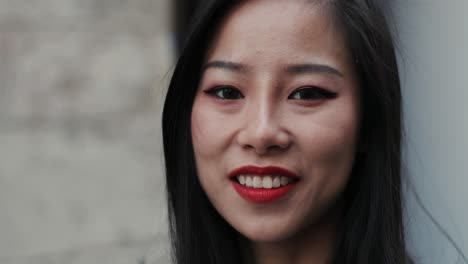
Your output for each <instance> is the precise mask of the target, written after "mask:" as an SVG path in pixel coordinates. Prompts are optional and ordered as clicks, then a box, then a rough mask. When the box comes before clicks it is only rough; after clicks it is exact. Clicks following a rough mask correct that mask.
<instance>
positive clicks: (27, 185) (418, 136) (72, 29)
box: [0, 0, 468, 264]
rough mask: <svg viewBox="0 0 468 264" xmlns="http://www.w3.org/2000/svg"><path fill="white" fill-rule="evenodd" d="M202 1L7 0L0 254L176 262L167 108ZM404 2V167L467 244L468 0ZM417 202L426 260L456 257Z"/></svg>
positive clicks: (3, 263) (9, 258)
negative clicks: (166, 170)
mask: <svg viewBox="0 0 468 264" xmlns="http://www.w3.org/2000/svg"><path fill="white" fill-rule="evenodd" d="M194 2H195V1H182V0H177V1H170V0H132V1H130V0H0V264H33V263H34V264H45V263H47V264H49V263H51V264H55V263H57V264H59V263H60V264H62V263H71V264H78V263H80V264H93V263H96V264H97V263H99V264H107V263H109V264H110V263H113V264H133V263H134V264H142V263H169V257H168V253H169V246H168V240H167V232H166V229H167V228H166V227H167V223H166V208H165V193H164V179H163V169H162V167H161V165H162V160H163V158H162V155H161V153H162V149H161V132H160V115H161V106H162V102H163V98H164V93H165V89H166V87H167V83H168V80H169V78H170V75H171V71H172V69H173V66H174V58H175V57H176V53H177V50H178V49H179V48H180V46H181V45H180V41H181V40H182V39H183V36H184V34H185V32H186V25H187V23H188V22H187V21H188V18H189V17H190V13H191V12H190V10H192V8H193V6H194ZM395 3H396V5H395V11H396V12H395V25H396V29H397V31H398V32H399V33H398V34H399V43H400V44H399V48H398V50H399V51H398V53H399V56H400V65H401V71H402V80H403V92H404V98H405V108H406V109H405V110H406V112H405V125H406V130H407V131H406V134H407V135H406V142H405V159H404V161H405V165H406V167H407V173H408V175H409V176H410V178H411V181H412V182H413V186H414V188H415V190H416V192H417V193H418V194H419V195H420V196H421V199H422V201H423V203H424V204H425V205H426V206H427V207H428V209H429V211H430V212H431V213H432V214H433V216H434V217H435V218H436V219H437V220H438V221H439V222H440V224H441V225H442V226H443V227H444V228H445V231H447V232H448V233H449V234H450V235H451V237H452V238H453V239H454V240H455V242H456V243H457V245H458V246H459V247H460V248H461V249H462V250H463V251H464V252H465V254H467V253H468V241H467V240H468V228H467V227H466V223H468V210H467V209H466V208H467V207H466V205H467V204H468V195H467V194H466V186H468V151H467V149H468V138H467V136H466V135H468V118H467V117H466V113H468V104H466V101H467V99H468V89H467V87H468V74H467V69H468V51H467V49H466V47H468V17H467V16H466V10H468V2H467V1H464V0H450V1H435V0H411V1H409V0H399V1H395ZM175 5H178V6H179V8H178V9H175V8H174V7H175ZM176 10H178V11H176ZM175 12H177V15H174V13H175ZM407 202H408V203H407V218H406V220H405V221H406V223H407V225H408V227H409V231H408V233H409V235H410V236H409V238H408V241H409V244H410V247H411V250H412V253H413V255H415V256H416V260H417V263H434V264H439V263H457V260H458V255H457V253H456V251H455V250H454V247H453V246H452V245H450V243H448V241H447V239H446V238H445V237H444V236H443V235H442V234H441V232H439V231H438V230H437V228H436V226H435V225H434V224H433V223H432V222H431V221H430V220H429V219H428V217H427V215H425V214H424V213H423V211H422V210H421V207H420V206H419V205H418V204H417V203H416V202H415V199H414V195H413V194H412V192H411V191H408V192H407ZM460 263H461V262H460Z"/></svg>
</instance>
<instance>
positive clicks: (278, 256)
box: [243, 217, 337, 264]
mask: <svg viewBox="0 0 468 264" xmlns="http://www.w3.org/2000/svg"><path fill="white" fill-rule="evenodd" d="M326 219H327V220H326V221H323V222H321V223H318V224H316V225H313V226H311V227H309V228H307V229H305V230H301V231H300V232H298V234H297V235H295V236H293V237H291V238H288V239H285V240H283V241H275V242H258V241H248V242H246V243H243V244H244V245H247V246H248V247H247V248H248V250H247V249H246V251H245V252H248V254H247V255H249V256H250V257H249V258H248V259H250V260H251V262H248V263H255V264H285V263H287V264H306V263H307V264H309V263H314V264H329V263H331V261H332V260H333V256H334V253H335V248H336V242H337V221H336V220H337V218H336V217H327V218H326Z"/></svg>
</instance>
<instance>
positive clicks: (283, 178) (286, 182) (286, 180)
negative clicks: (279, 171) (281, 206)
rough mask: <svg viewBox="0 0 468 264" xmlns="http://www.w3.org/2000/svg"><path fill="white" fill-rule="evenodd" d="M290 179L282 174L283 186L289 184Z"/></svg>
mask: <svg viewBox="0 0 468 264" xmlns="http://www.w3.org/2000/svg"><path fill="white" fill-rule="evenodd" d="M288 182H289V180H288V178H287V177H284V176H281V186H285V185H286V184H288Z"/></svg>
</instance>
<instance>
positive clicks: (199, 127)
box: [191, 97, 230, 172]
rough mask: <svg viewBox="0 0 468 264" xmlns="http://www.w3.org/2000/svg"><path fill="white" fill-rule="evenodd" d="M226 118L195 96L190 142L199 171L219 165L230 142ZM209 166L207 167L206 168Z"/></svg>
mask: <svg viewBox="0 0 468 264" xmlns="http://www.w3.org/2000/svg"><path fill="white" fill-rule="evenodd" d="M228 120H229V119H228V118H226V116H224V115H221V114H220V113H219V112H217V111H214V110H213V107H211V106H210V104H209V103H207V102H206V101H204V100H203V98H200V97H196V98H195V101H194V105H193V109H192V116H191V130H192V142H193V148H194V153H195V160H196V162H197V169H198V170H199V172H205V171H207V170H212V169H213V166H214V165H216V167H220V165H221V161H222V157H224V156H225V155H224V154H225V152H226V151H227V148H228V146H229V143H230V132H229V126H228V124H227V122H228ZM207 167H209V169H207Z"/></svg>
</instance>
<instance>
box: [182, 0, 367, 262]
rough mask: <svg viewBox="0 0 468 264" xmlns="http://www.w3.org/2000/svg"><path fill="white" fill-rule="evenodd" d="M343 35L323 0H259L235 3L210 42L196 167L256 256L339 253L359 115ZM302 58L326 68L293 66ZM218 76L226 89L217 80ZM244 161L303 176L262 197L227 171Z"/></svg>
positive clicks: (196, 118)
mask: <svg viewBox="0 0 468 264" xmlns="http://www.w3.org/2000/svg"><path fill="white" fill-rule="evenodd" d="M345 43H346V42H345V40H344V38H343V36H342V34H341V33H340V31H339V30H337V29H336V28H335V27H334V25H333V23H332V21H331V19H330V17H329V16H328V15H327V10H326V8H325V7H324V6H321V5H318V4H311V3H306V2H304V1H271V0H269V1H266V0H257V1H244V2H243V3H242V4H240V5H239V6H238V7H236V8H235V9H234V10H233V11H232V12H231V13H230V14H229V15H228V16H227V18H226V19H225V21H224V23H223V24H222V25H221V27H220V29H219V31H218V33H217V35H216V36H215V39H214V41H213V43H212V44H211V48H210V50H209V52H208V55H207V58H206V63H207V64H209V65H211V66H209V67H206V69H205V70H204V71H203V73H202V74H203V75H202V78H201V82H200V84H199V87H198V91H197V94H196V97H195V101H194V105H193V111H192V117H191V122H192V127H191V129H192V141H193V147H194V152H195V159H196V165H197V171H198V177H199V180H200V182H201V185H202V187H203V189H204V191H205V192H206V194H207V196H208V198H209V200H210V201H211V203H212V204H213V205H214V207H215V208H216V210H217V211H218V212H219V213H220V215H221V216H222V217H223V218H224V219H226V221H227V222H228V223H229V224H230V225H232V226H233V227H234V228H235V229H236V230H237V231H238V232H239V233H240V234H241V235H242V238H241V240H242V241H244V242H245V243H244V245H246V249H247V251H250V250H251V252H252V254H253V255H254V257H255V260H256V262H257V263H303V262H306V261H310V260H314V261H315V262H314V263H327V261H329V256H330V255H332V250H333V245H334V242H335V237H336V236H335V233H336V232H335V230H336V225H337V224H339V223H338V222H337V219H338V217H337V215H339V206H338V204H339V198H340V194H341V193H342V191H343V189H344V188H345V185H346V183H347V181H348V179H349V175H350V172H351V169H352V165H353V161H354V157H355V152H356V148H357V142H358V136H359V121H360V120H359V117H360V110H359V104H360V102H359V87H358V85H359V84H358V80H357V78H356V73H355V72H354V66H353V59H352V58H351V55H350V54H349V51H348V49H347V47H346V46H345ZM214 61H223V62H229V63H227V64H226V63H224V64H222V65H224V66H220V64H219V63H218V64H213V62H214ZM232 63H235V65H236V67H232V65H233V64H232ZM238 64H239V65H238ZM304 64H320V65H325V66H326V67H328V68H326V67H308V68H307V67H306V68H307V69H308V70H304V67H302V68H300V67H296V68H294V67H292V66H293V65H296V66H297V65H304ZM213 65H214V66H213ZM226 65H228V66H226ZM311 68H313V69H312V70H311ZM325 68H326V70H324V69H325ZM331 68H333V69H334V70H335V71H332V70H330V69H331ZM294 69H296V70H294ZM298 69H302V70H298ZM220 86H228V87H229V89H227V90H224V91H221V90H213V89H215V88H217V87H218V88H219V87H220ZM317 87H318V88H320V89H322V90H325V91H327V92H328V93H325V94H327V95H330V94H333V96H328V97H327V96H323V92H321V91H322V90H317ZM300 88H306V89H309V90H307V91H312V93H309V96H307V93H305V94H301V92H298V89H300ZM208 91H211V93H207V92H208ZM213 91H217V92H213ZM317 91H319V92H318V93H317ZM311 94H312V96H310V95H311ZM304 95H306V96H305V97H304ZM223 97H224V98H223ZM226 98H227V99H226ZM245 165H256V166H269V165H275V166H280V167H283V168H286V169H288V170H290V171H292V172H294V173H295V174H297V175H298V176H299V178H300V180H299V182H298V184H297V185H296V187H295V188H294V190H293V191H292V192H290V193H288V194H287V195H286V196H285V197H283V198H282V199H280V200H277V201H274V202H272V203H267V204H255V203H252V202H249V201H246V200H244V199H243V198H241V197H240V196H239V194H238V193H237V192H236V191H235V190H234V188H233V186H232V183H231V181H230V179H229V178H228V177H227V175H228V174H229V172H230V171H232V170H233V169H235V168H238V167H240V166H245Z"/></svg>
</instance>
